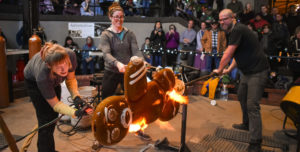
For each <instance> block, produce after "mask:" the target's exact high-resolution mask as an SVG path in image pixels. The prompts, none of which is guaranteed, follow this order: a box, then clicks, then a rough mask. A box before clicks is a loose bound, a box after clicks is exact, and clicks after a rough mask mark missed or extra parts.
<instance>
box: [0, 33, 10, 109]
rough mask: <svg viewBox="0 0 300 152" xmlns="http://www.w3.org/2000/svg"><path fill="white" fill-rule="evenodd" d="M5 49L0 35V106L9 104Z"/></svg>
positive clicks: (3, 40) (3, 106)
mask: <svg viewBox="0 0 300 152" xmlns="http://www.w3.org/2000/svg"><path fill="white" fill-rule="evenodd" d="M5 50H6V48H5V39H4V38H3V37H2V36H0V73H1V74H0V84H1V85H0V108H5V107H8V106H9V91H8V73H7V66H6V65H7V64H6V54H5Z"/></svg>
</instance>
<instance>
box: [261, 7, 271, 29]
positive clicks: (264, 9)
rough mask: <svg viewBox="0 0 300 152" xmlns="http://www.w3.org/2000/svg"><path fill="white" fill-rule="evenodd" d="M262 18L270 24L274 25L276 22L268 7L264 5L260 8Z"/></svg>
mask: <svg viewBox="0 0 300 152" xmlns="http://www.w3.org/2000/svg"><path fill="white" fill-rule="evenodd" d="M260 16H261V17H262V18H263V19H264V20H266V21H267V22H268V23H269V24H271V25H272V24H273V22H274V20H273V17H272V15H271V14H269V9H268V6H266V5H262V6H261V7H260Z"/></svg>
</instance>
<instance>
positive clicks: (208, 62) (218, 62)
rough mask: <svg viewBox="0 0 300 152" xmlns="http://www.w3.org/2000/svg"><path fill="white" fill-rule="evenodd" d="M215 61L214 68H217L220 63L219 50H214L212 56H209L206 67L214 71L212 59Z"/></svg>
mask: <svg viewBox="0 0 300 152" xmlns="http://www.w3.org/2000/svg"><path fill="white" fill-rule="evenodd" d="M213 60H214V61H215V67H214V69H217V68H218V67H219V65H220V57H218V56H217V50H212V56H208V58H207V62H206V69H207V70H208V71H209V72H211V71H212V68H213V67H212V61H213Z"/></svg>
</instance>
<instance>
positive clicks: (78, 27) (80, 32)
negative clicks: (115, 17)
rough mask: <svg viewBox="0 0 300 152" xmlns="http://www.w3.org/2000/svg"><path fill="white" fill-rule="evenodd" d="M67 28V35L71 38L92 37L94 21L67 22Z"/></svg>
mask: <svg viewBox="0 0 300 152" xmlns="http://www.w3.org/2000/svg"><path fill="white" fill-rule="evenodd" d="M68 28H69V29H68V31H69V36H71V37H73V38H86V37H88V36H91V37H94V31H95V26H94V23H69V24H68Z"/></svg>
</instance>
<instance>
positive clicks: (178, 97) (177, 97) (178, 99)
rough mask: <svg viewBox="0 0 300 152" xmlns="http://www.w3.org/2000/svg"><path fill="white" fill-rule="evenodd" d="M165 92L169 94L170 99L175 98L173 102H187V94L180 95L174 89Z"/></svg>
mask: <svg viewBox="0 0 300 152" xmlns="http://www.w3.org/2000/svg"><path fill="white" fill-rule="evenodd" d="M167 94H168V95H169V97H170V99H172V100H175V102H178V103H181V104H188V103H189V99H188V97H187V96H182V95H180V94H179V93H177V92H176V91H175V89H173V90H172V91H169V92H167Z"/></svg>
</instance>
